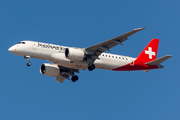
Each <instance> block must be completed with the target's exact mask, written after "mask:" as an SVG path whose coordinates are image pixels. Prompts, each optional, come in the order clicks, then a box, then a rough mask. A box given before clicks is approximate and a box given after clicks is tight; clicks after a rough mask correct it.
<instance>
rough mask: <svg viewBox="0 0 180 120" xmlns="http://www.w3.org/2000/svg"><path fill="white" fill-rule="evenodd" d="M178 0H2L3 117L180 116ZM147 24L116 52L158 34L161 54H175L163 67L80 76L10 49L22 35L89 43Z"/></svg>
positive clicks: (133, 51)
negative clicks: (49, 71) (60, 78)
mask: <svg viewBox="0 0 180 120" xmlns="http://www.w3.org/2000/svg"><path fill="white" fill-rule="evenodd" d="M179 4H180V2H179V1H178V0H165V1H162V0H151V1H144V0H121V1H120V0H111V1H110V0H109V1H108V0H91V1H90V0H76V1H73V0H31V1H26V0H16V1H14V0H1V1H0V40H1V44H0V47H1V60H0V61H1V63H0V64H1V69H0V73H1V75H0V119H1V120H12V119H13V120H32V119H33V120H39V119H43V120H49V119H54V120H59V119H63V120H75V119H78V120H79V119H80V120H82V119H83V120H84V119H86V120H92V119H94V120H99V119H103V120H109V119H113V120H120V119H122V120H130V119H133V120H179V119H180V102H179V101H180V87H179V86H180V74H179V67H180V66H179V44H180V41H179V21H180V16H179V13H180V10H179ZM139 27H146V28H147V29H145V30H143V31H140V32H138V33H136V34H134V35H133V36H131V37H129V39H128V40H127V41H126V42H124V45H123V46H116V47H114V48H113V49H111V53H115V54H121V55H127V56H132V57H136V56H138V54H139V53H140V52H141V51H142V50H143V49H144V47H145V46H146V45H147V44H148V43H149V41H150V40H151V39H152V38H159V39H160V44H159V50H158V57H162V56H164V55H169V54H170V55H173V57H172V58H170V59H169V60H167V61H165V62H164V63H163V65H164V66H165V68H164V69H159V70H152V71H150V72H148V73H144V72H142V71H134V72H115V71H107V70H94V71H92V72H89V71H88V70H86V71H83V70H81V73H80V74H78V76H79V78H80V79H79V80H78V81H77V82H75V83H72V82H71V81H68V80H66V81H65V82H64V84H60V83H58V82H56V81H55V78H53V77H48V76H43V75H41V74H40V73H39V68H40V66H41V64H42V63H46V62H47V61H45V60H38V59H31V60H32V66H31V67H27V66H26V63H27V61H26V60H25V59H24V58H23V57H21V56H16V55H13V54H11V53H9V52H8V48H9V47H10V46H12V45H13V44H15V43H17V42H19V41H21V40H34V41H41V42H47V43H54V44H59V45H65V46H74V47H82V48H83V47H88V46H91V45H94V44H97V43H99V42H102V41H105V40H108V39H110V38H113V37H116V36H118V35H121V34H123V33H126V32H128V31H130V30H132V29H134V28H139Z"/></svg>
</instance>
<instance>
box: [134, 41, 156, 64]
mask: <svg viewBox="0 0 180 120" xmlns="http://www.w3.org/2000/svg"><path fill="white" fill-rule="evenodd" d="M158 45H159V39H155V38H154V39H152V40H151V42H150V43H149V44H148V45H147V46H146V47H145V49H144V50H143V51H142V52H141V53H140V54H139V56H138V57H137V60H141V61H144V62H145V63H146V62H150V61H152V60H155V59H156V56H157V51H158Z"/></svg>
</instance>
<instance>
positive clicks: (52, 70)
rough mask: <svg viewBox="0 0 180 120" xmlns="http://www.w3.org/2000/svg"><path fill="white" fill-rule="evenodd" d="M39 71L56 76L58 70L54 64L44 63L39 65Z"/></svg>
mask: <svg viewBox="0 0 180 120" xmlns="http://www.w3.org/2000/svg"><path fill="white" fill-rule="evenodd" d="M40 73H41V74H43V75H47V76H53V77H57V76H58V75H59V73H60V70H59V67H58V66H57V65H56V64H50V63H44V64H42V65H41V67H40Z"/></svg>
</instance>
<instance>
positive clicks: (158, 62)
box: [146, 55, 172, 65]
mask: <svg viewBox="0 0 180 120" xmlns="http://www.w3.org/2000/svg"><path fill="white" fill-rule="evenodd" d="M170 57H172V55H166V56H164V57H161V58H158V59H156V60H153V61H150V62H148V63H146V65H159V64H160V63H162V62H164V61H165V60H167V59H169V58H170Z"/></svg>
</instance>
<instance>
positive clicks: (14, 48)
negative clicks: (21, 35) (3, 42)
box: [8, 46, 16, 53]
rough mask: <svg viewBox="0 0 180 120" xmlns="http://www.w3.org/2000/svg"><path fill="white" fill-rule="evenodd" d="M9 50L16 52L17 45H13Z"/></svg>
mask: <svg viewBox="0 0 180 120" xmlns="http://www.w3.org/2000/svg"><path fill="white" fill-rule="evenodd" d="M8 51H9V52H11V53H14V52H15V51H16V47H15V46H12V47H10V48H9V49H8Z"/></svg>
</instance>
